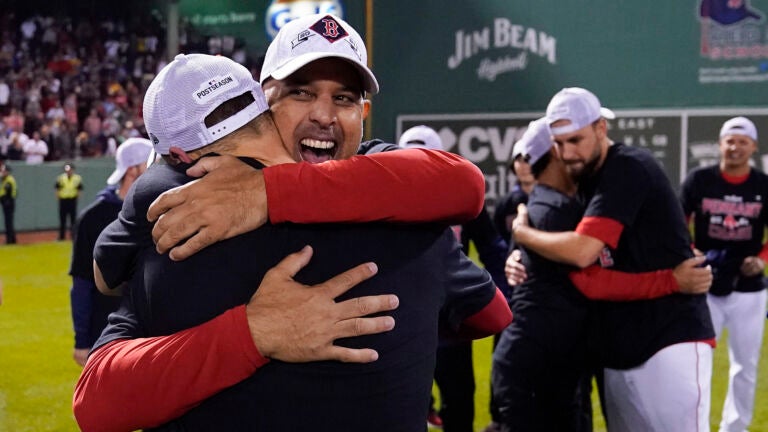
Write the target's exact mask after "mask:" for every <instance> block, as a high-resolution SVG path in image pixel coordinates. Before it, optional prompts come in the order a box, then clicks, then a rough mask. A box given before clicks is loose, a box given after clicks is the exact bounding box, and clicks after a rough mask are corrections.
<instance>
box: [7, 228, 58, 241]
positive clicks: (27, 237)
mask: <svg viewBox="0 0 768 432" xmlns="http://www.w3.org/2000/svg"><path fill="white" fill-rule="evenodd" d="M58 235H59V231H58V230H49V231H24V232H18V233H16V241H17V242H18V244H32V243H40V242H49V241H56V237H58ZM0 239H2V242H3V244H5V234H0ZM67 240H69V233H67Z"/></svg>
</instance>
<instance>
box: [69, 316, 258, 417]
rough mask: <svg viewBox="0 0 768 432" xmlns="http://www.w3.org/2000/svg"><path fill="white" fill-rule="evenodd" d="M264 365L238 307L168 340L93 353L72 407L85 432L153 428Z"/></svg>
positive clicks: (124, 342) (129, 342)
mask: <svg viewBox="0 0 768 432" xmlns="http://www.w3.org/2000/svg"><path fill="white" fill-rule="evenodd" d="M267 361H268V360H267V359H266V358H264V357H262V355H261V354H260V353H259V351H258V349H257V348H256V346H255V345H254V343H253V339H252V338H251V334H250V330H249V329H248V322H247V319H246V314H245V306H239V307H237V308H233V309H230V310H229V311H227V312H225V313H224V314H222V315H219V316H218V317H216V318H214V319H213V320H211V321H208V322H206V323H204V324H201V325H199V326H197V327H193V328H190V329H188V330H184V331H182V332H179V333H175V334H173V335H170V336H162V337H153V338H143V339H121V340H117V341H113V342H111V343H109V344H107V345H104V346H103V347H101V348H99V349H98V350H96V351H95V352H93V353H92V354H91V356H90V357H89V359H88V362H87V363H86V365H85V368H84V369H83V372H82V374H81V375H80V379H79V380H78V382H77V386H76V387H75V395H74V399H73V402H72V407H73V410H74V414H75V418H76V419H77V423H78V425H79V426H80V428H81V430H83V431H84V432H94V431H115V432H118V431H133V430H136V429H140V428H146V427H153V426H158V425H160V424H163V423H165V422H168V421H170V420H172V419H174V418H176V417H179V416H181V415H182V414H184V413H185V412H186V411H188V410H189V409H191V408H193V407H194V406H195V405H197V404H198V403H200V402H201V401H202V400H204V399H206V398H208V397H210V396H211V395H213V394H215V393H217V392H218V391H220V390H222V389H224V388H227V387H229V386H232V385H234V384H236V383H238V382H240V381H242V380H243V379H245V378H247V377H248V376H250V375H251V374H253V373H254V372H255V371H256V369H258V368H259V367H261V366H263V365H264V364H265V363H266V362H267ZM179 383H184V385H179Z"/></svg>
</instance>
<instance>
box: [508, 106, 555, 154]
mask: <svg viewBox="0 0 768 432" xmlns="http://www.w3.org/2000/svg"><path fill="white" fill-rule="evenodd" d="M552 144H553V141H552V134H551V133H550V131H549V122H548V121H547V118H546V117H542V118H539V119H536V120H534V121H532V122H530V123H528V129H526V130H525V132H524V133H523V136H522V137H520V139H519V140H518V141H517V142H516V143H515V146H514V147H513V148H512V160H515V159H517V157H518V156H522V157H523V160H525V161H526V162H528V163H529V164H531V165H533V164H535V163H536V162H538V161H539V159H541V157H542V156H544V155H545V154H546V153H547V152H549V149H551V148H552Z"/></svg>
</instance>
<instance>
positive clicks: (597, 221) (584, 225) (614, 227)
mask: <svg viewBox="0 0 768 432" xmlns="http://www.w3.org/2000/svg"><path fill="white" fill-rule="evenodd" d="M623 229H624V225H622V224H621V222H619V221H617V220H615V219H609V218H605V217H599V216H585V217H583V218H582V219H581V221H580V222H579V225H578V226H577V227H576V232H577V233H579V234H583V235H588V236H590V237H594V238H596V239H598V240H600V241H602V242H603V243H605V244H606V245H608V246H609V247H611V248H612V249H616V247H617V246H618V245H619V237H621V231H622V230H623Z"/></svg>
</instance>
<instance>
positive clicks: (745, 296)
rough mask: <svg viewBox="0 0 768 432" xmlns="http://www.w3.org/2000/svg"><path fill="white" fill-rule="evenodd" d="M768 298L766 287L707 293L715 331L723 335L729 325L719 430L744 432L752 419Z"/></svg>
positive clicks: (723, 431) (718, 334) (722, 431)
mask: <svg viewBox="0 0 768 432" xmlns="http://www.w3.org/2000/svg"><path fill="white" fill-rule="evenodd" d="M767 299H768V291H766V290H761V291H757V292H736V291H734V292H732V293H731V294H728V295H726V296H714V295H711V294H709V295H707V304H708V305H709V311H710V315H712V324H714V326H715V334H716V335H717V337H718V338H720V335H721V334H722V330H723V328H727V329H728V359H729V364H730V368H729V372H728V393H727V395H726V397H725V404H724V405H723V414H722V420H721V422H720V432H744V431H746V430H747V426H749V423H750V422H751V421H752V413H753V411H754V406H755V385H756V383H757V364H758V361H759V359H760V348H761V346H762V343H763V328H764V326H765V307H766V300H767Z"/></svg>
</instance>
